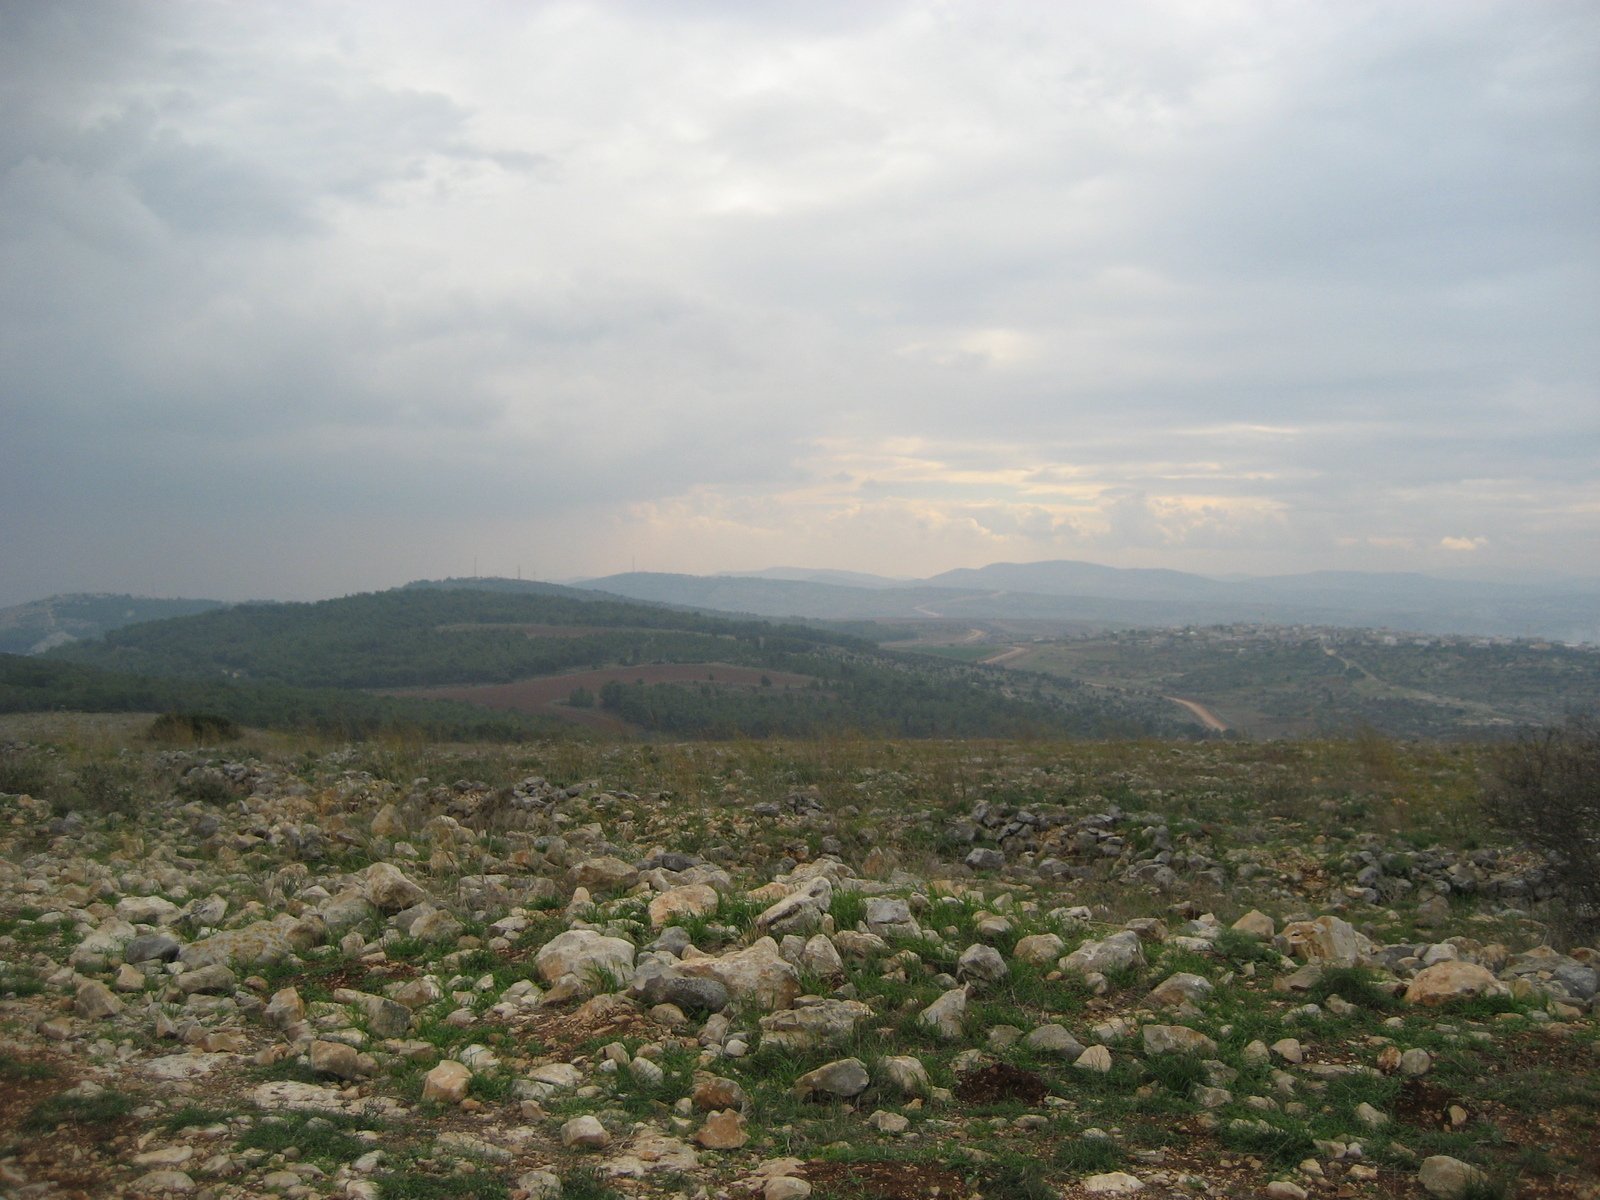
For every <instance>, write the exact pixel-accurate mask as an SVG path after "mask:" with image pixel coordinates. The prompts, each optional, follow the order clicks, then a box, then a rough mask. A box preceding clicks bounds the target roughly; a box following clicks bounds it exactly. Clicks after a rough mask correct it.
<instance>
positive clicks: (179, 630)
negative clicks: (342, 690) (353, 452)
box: [51, 587, 872, 687]
mask: <svg viewBox="0 0 1600 1200" xmlns="http://www.w3.org/2000/svg"><path fill="white" fill-rule="evenodd" d="M823 647H835V648H840V649H855V650H860V651H863V652H870V651H871V649H872V648H871V646H870V644H869V643H867V642H864V641H860V640H859V639H856V638H852V637H848V636H845V635H842V634H832V633H828V632H825V631H820V630H816V629H809V628H803V627H800V626H785V625H774V624H770V623H768V622H765V621H759V620H748V621H742V620H728V619H722V618H717V617H709V616H705V615H703V614H699V613H693V612H684V611H680V610H675V609H668V608H661V607H658V606H655V605H649V604H641V603H637V602H630V601H611V600H597V599H595V598H593V595H592V593H584V592H578V591H570V590H568V589H564V588H554V589H552V590H550V591H548V592H546V591H543V590H541V591H540V592H538V593H534V594H529V593H527V592H522V591H518V592H505V593H501V592H494V591H486V590H483V589H479V588H473V589H457V590H446V589H435V588H426V587H413V588H401V589H396V590H393V591H387V592H372V593H366V594H362V595H357V596H346V597H343V598H341V599H337V600H322V601H317V602H315V603H306V604H241V605H237V606H235V607H233V608H229V609H223V610H219V611H216V612H209V613H204V614H201V615H199V616H194V617H184V618H178V619H174V620H168V621H153V622H150V623H148V624H144V625H137V626H131V627H129V628H126V629H119V630H115V631H113V632H111V633H109V634H107V635H106V636H105V637H104V638H103V639H102V640H100V641H97V642H86V643H82V644H77V645H72V646H65V647H62V648H60V649H59V650H56V651H54V652H52V654H51V657H53V658H59V659H64V660H67V661H71V662H80V663H87V664H91V665H94V666H98V667H102V668H106V669H109V670H118V671H126V672H132V673H135V674H141V675H181V676H189V677H194V678H204V677H217V676H219V675H221V676H227V677H230V678H236V679H248V680H255V681H263V682H272V683H284V684H293V685H295V686H300V687H405V686H410V685H420V684H429V683H471V682H503V681H507V680H512V679H520V678H525V677H527V676H530V675H540V674H547V673H550V672H553V671H561V670H567V669H571V668H575V667H583V666H601V665H607V664H611V663H638V662H656V661H661V662H695V661H701V660H715V659H722V660H724V661H752V662H754V661H758V660H759V661H768V660H771V659H772V658H773V657H774V656H781V655H783V654H805V653H809V652H813V651H816V650H818V649H821V648H823Z"/></svg>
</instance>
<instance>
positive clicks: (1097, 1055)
mask: <svg viewBox="0 0 1600 1200" xmlns="http://www.w3.org/2000/svg"><path fill="white" fill-rule="evenodd" d="M1072 1065H1073V1066H1075V1067H1077V1068H1078V1069H1079V1070H1080V1071H1094V1072H1097V1073H1098V1074H1101V1075H1104V1074H1106V1073H1107V1072H1109V1071H1110V1070H1111V1051H1110V1050H1109V1049H1108V1048H1107V1047H1105V1046H1090V1047H1089V1048H1088V1049H1086V1050H1085V1051H1084V1052H1083V1053H1082V1054H1080V1055H1078V1057H1077V1059H1076V1060H1074V1062H1073V1064H1072Z"/></svg>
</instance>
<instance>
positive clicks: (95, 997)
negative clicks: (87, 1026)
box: [72, 979, 122, 1021]
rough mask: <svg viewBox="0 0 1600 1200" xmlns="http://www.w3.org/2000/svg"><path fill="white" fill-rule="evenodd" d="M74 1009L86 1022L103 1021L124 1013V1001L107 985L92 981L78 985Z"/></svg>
mask: <svg viewBox="0 0 1600 1200" xmlns="http://www.w3.org/2000/svg"><path fill="white" fill-rule="evenodd" d="M72 1008H73V1011H74V1012H76V1013H77V1014H78V1015H79V1016H80V1017H83V1018H84V1019H85V1020H89V1021H103V1020H105V1019H106V1018H107V1017H114V1016H116V1015H117V1014H118V1013H120V1012H121V1011H122V1001H121V1000H118V999H117V997H116V996H115V995H114V994H113V993H112V991H111V989H110V988H108V987H107V986H106V985H105V984H103V983H101V982H100V981H99V980H97V979H91V980H88V981H87V982H84V983H80V984H79V985H78V991H77V995H76V996H75V997H74V998H73V1001H72Z"/></svg>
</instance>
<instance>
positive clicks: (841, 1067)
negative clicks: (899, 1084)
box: [794, 1058, 872, 1100]
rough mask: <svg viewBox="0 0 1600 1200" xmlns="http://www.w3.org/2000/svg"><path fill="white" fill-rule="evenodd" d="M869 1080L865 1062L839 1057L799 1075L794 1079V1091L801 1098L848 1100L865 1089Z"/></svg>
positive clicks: (870, 1080)
mask: <svg viewBox="0 0 1600 1200" xmlns="http://www.w3.org/2000/svg"><path fill="white" fill-rule="evenodd" d="M871 1082H872V1079H871V1077H870V1076H869V1075H868V1074H867V1068H866V1064H865V1063H863V1062H862V1061H861V1060H860V1059H859V1058H841V1059H838V1060H836V1061H834V1062H831V1063H825V1064H823V1065H822V1066H820V1067H818V1068H817V1069H816V1070H815V1071H807V1072H806V1073H805V1074H804V1075H802V1076H800V1078H799V1079H797V1080H795V1081H794V1093H795V1095H797V1096H799V1097H800V1098H801V1099H802V1100H811V1099H818V1098H821V1099H829V1098H837V1099H840V1100H850V1099H852V1098H854V1097H856V1096H859V1095H860V1094H861V1093H862V1092H864V1091H866V1090H867V1085H868V1084H869V1083H871Z"/></svg>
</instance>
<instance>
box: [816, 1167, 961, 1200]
mask: <svg viewBox="0 0 1600 1200" xmlns="http://www.w3.org/2000/svg"><path fill="white" fill-rule="evenodd" d="M800 1174H801V1176H802V1177H803V1178H804V1179H805V1180H806V1182H807V1183H809V1184H811V1186H812V1187H813V1188H814V1189H816V1193H815V1194H816V1195H817V1197H818V1198H819V1200H824V1198H833V1197H838V1198H839V1200H843V1198H844V1197H850V1198H851V1200H858V1198H859V1200H924V1198H925V1197H951V1198H954V1197H964V1196H967V1195H968V1194H969V1193H970V1192H971V1190H972V1189H970V1188H969V1187H967V1185H966V1183H965V1181H963V1180H962V1178H961V1176H959V1175H957V1174H955V1173H953V1172H951V1171H945V1170H941V1169H940V1168H938V1167H930V1166H924V1165H922V1164H921V1163H910V1162H859V1163H846V1162H814V1163H807V1164H806V1165H805V1166H804V1167H802V1168H801V1170H800Z"/></svg>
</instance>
